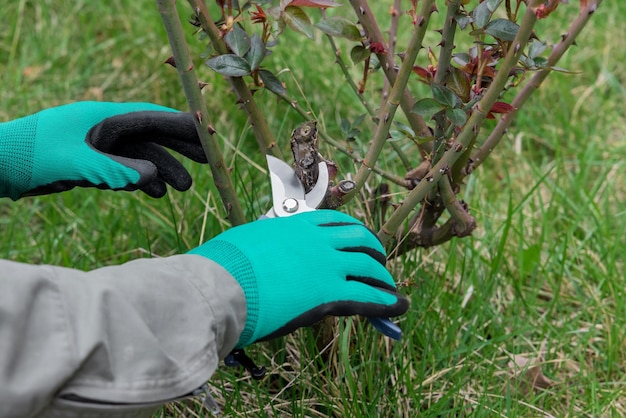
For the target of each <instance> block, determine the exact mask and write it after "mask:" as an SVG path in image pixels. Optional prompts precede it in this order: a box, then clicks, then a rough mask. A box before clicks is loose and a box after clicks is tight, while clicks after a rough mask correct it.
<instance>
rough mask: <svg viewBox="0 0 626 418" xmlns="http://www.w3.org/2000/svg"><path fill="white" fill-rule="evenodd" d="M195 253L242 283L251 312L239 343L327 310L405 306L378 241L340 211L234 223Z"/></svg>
mask: <svg viewBox="0 0 626 418" xmlns="http://www.w3.org/2000/svg"><path fill="white" fill-rule="evenodd" d="M190 254H198V255H201V256H204V257H207V258H209V259H211V260H213V261H215V262H216V263H218V264H220V265H221V266H223V267H224V268H225V269H226V270H227V271H228V272H229V273H230V274H231V275H232V276H233V277H234V278H235V279H236V280H237V281H238V282H239V284H240V285H241V287H242V288H243V291H244V294H245V297H246V304H247V311H248V314H247V318H246V325H245V328H244V331H243V333H242V334H241V336H240V338H239V342H238V343H237V346H236V347H237V348H242V347H245V346H247V345H250V344H252V343H254V342H256V341H263V340H269V339H271V338H276V337H280V336H283V335H286V334H288V333H290V332H292V331H294V330H295V329H297V328H300V327H304V326H310V325H313V324H314V323H316V322H318V321H319V320H321V319H323V317H324V316H326V315H338V316H346V315H363V316H367V317H389V316H397V315H400V314H403V313H404V312H406V310H407V309H408V300H407V299H405V298H404V297H403V296H401V295H400V294H398V293H397V291H396V285H395V283H394V281H393V278H392V277H391V275H390V274H389V272H388V271H387V269H385V254H384V249H383V246H382V245H381V243H380V241H378V239H377V238H376V236H375V235H374V234H372V233H371V231H370V230H369V229H367V228H366V227H365V226H364V225H363V224H362V223H361V222H359V221H357V220H356V219H354V218H352V217H350V216H348V215H346V214H343V213H340V212H337V211H331V210H318V211H314V212H307V213H303V214H300V215H294V216H290V217H286V218H273V219H264V220H260V221H256V222H252V223H249V224H246V225H242V226H238V227H235V228H231V229H229V230H227V231H225V232H223V233H222V234H220V235H218V236H217V237H215V238H213V239H212V240H210V241H208V242H206V243H205V244H203V245H201V246H200V247H198V248H195V249H193V250H191V251H190Z"/></svg>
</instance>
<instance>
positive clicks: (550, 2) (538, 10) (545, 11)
mask: <svg viewBox="0 0 626 418" xmlns="http://www.w3.org/2000/svg"><path fill="white" fill-rule="evenodd" d="M560 3H561V0H545V1H544V2H543V3H542V4H540V5H539V6H536V7H534V8H533V9H532V11H533V12H535V14H536V15H537V19H543V18H546V17H548V16H549V15H550V13H552V12H553V11H555V10H556V8H557V7H559V4H560Z"/></svg>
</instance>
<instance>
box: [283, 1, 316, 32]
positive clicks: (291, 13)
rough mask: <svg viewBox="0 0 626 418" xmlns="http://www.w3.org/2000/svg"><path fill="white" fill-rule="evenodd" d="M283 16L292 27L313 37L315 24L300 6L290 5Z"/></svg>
mask: <svg viewBox="0 0 626 418" xmlns="http://www.w3.org/2000/svg"><path fill="white" fill-rule="evenodd" d="M281 16H282V18H283V20H284V21H285V23H286V24H287V26H289V27H290V28H291V29H293V30H295V31H296V32H300V33H302V34H304V35H306V36H307V38H310V39H313V25H312V24H311V20H310V19H309V16H307V14H306V13H304V10H302V9H301V8H299V7H293V6H288V7H287V8H285V10H284V11H283V13H282V15H281Z"/></svg>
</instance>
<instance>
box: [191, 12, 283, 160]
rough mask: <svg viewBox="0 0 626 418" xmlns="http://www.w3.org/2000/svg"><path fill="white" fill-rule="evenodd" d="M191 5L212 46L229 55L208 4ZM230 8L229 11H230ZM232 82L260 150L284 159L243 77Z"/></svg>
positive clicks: (230, 78)
mask: <svg viewBox="0 0 626 418" xmlns="http://www.w3.org/2000/svg"><path fill="white" fill-rule="evenodd" d="M188 1H189V4H190V5H191V7H192V8H193V10H194V11H195V13H196V16H197V17H198V21H199V22H200V25H201V27H202V29H203V30H204V32H205V33H206V34H207V35H208V37H209V39H210V41H211V45H212V46H213V48H215V50H216V51H217V52H218V53H219V54H227V53H228V52H229V51H228V47H227V46H226V43H225V42H224V41H223V39H222V38H221V36H220V30H219V28H218V27H217V25H216V24H215V22H214V21H213V19H211V16H210V15H209V11H208V9H207V7H206V3H205V2H204V1H203V0H188ZM230 10H231V9H230V7H229V11H230ZM226 78H227V79H228V81H229V82H230V85H231V86H232V88H233V90H235V93H236V94H237V96H238V103H241V105H242V106H243V107H244V109H245V110H246V113H247V114H248V118H249V119H250V124H251V125H252V128H253V129H252V132H253V133H254V136H255V138H256V141H257V143H258V145H259V148H260V149H261V151H262V152H263V154H271V155H273V156H275V157H278V158H282V155H281V152H280V147H278V146H276V139H275V138H274V135H273V134H272V131H271V130H270V128H269V125H268V124H267V121H266V119H265V118H264V117H263V114H262V113H261V111H260V110H259V107H258V106H257V104H256V101H255V100H254V98H253V97H252V92H251V91H250V89H249V88H248V85H247V84H246V82H245V80H244V79H243V77H226Z"/></svg>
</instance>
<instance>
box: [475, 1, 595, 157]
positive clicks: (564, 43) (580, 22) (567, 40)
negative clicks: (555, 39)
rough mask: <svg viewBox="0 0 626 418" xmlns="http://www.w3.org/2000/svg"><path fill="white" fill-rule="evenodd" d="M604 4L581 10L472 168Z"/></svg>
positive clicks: (496, 142)
mask: <svg viewBox="0 0 626 418" xmlns="http://www.w3.org/2000/svg"><path fill="white" fill-rule="evenodd" d="M600 3H602V0H590V1H589V2H588V3H587V6H586V7H585V8H584V9H583V10H581V12H580V14H579V15H578V17H577V18H576V20H574V22H573V23H572V24H571V26H570V28H569V30H568V31H567V34H566V35H565V36H564V37H563V39H562V40H561V42H559V43H558V44H557V45H556V46H555V47H554V48H553V49H552V52H551V53H550V56H549V57H548V62H547V64H546V66H545V68H544V69H542V70H541V71H539V72H537V73H535V75H533V77H532V78H531V79H530V81H529V82H528V83H526V85H524V87H523V88H522V89H521V90H520V92H519V93H518V94H517V96H516V97H515V99H513V101H512V102H511V106H513V108H514V110H513V111H512V112H510V113H508V114H504V115H502V117H501V118H500V120H499V121H498V124H497V125H496V127H495V128H494V130H493V131H492V132H491V134H490V135H489V137H488V138H487V139H486V140H485V142H484V143H483V144H482V145H481V146H480V147H479V148H478V150H477V151H476V153H474V155H472V161H473V163H472V168H476V167H478V166H479V165H481V164H482V163H483V161H485V159H486V158H487V157H488V156H489V154H491V152H493V150H494V149H495V148H496V146H497V145H498V144H499V143H500V141H501V140H502V137H503V136H504V134H505V133H506V130H507V129H508V127H509V126H510V125H511V123H512V122H513V120H514V119H515V116H516V115H517V112H518V111H519V110H520V109H521V108H522V106H524V104H525V103H526V101H527V100H528V98H529V97H530V96H531V95H532V94H533V93H534V92H535V91H536V90H537V89H538V88H539V87H540V86H541V84H542V83H543V81H544V80H545V79H546V78H547V77H548V75H550V73H551V72H552V67H553V66H554V65H555V64H556V63H557V62H558V61H559V60H560V59H561V57H562V56H563V54H565V52H566V51H567V50H568V49H569V48H570V47H571V46H572V45H573V44H574V42H575V41H576V38H577V37H578V35H579V34H580V32H581V31H582V30H583V28H584V27H585V26H586V25H587V23H588V22H589V19H590V18H591V15H592V14H593V13H594V12H595V11H596V10H597V8H598V7H599V6H600Z"/></svg>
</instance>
